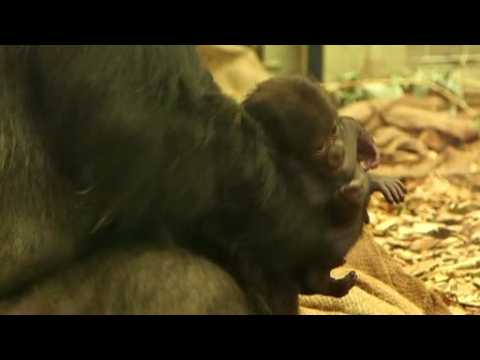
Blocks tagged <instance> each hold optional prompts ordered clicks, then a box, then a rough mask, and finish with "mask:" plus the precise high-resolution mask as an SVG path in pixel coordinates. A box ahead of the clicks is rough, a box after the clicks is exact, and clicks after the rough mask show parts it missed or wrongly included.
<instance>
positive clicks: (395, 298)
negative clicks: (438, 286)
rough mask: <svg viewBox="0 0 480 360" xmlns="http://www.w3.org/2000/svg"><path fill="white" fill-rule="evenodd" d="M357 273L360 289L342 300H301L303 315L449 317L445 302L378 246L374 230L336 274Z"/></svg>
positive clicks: (366, 233)
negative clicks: (407, 272)
mask: <svg viewBox="0 0 480 360" xmlns="http://www.w3.org/2000/svg"><path fill="white" fill-rule="evenodd" d="M351 270H355V271H356V272H357V274H358V276H359V281H358V284H357V286H355V288H353V289H352V290H351V292H350V293H349V294H348V295H347V296H346V297H344V298H343V299H334V298H330V297H325V296H320V295H315V296H302V297H300V306H301V308H300V313H301V314H302V315H334V314H344V315H446V314H450V312H449V310H448V307H447V306H446V305H445V304H444V302H443V301H442V299H441V298H440V297H439V296H438V295H436V294H434V293H432V292H430V291H428V290H427V289H426V287H425V286H424V285H423V283H422V282H421V281H420V280H418V279H416V278H414V277H412V276H410V275H408V274H406V273H405V272H404V271H403V270H402V268H401V266H399V264H398V263H397V262H396V261H395V260H393V259H392V258H391V257H390V256H389V255H388V254H387V253H386V252H385V251H384V250H383V249H382V248H381V247H380V246H379V245H378V244H376V243H375V241H374V239H373V236H372V234H371V230H370V229H369V228H366V230H365V233H364V235H363V236H362V238H361V239H360V240H359V242H358V243H357V245H356V246H355V247H354V248H353V249H352V251H351V252H350V254H349V256H348V257H347V264H346V266H344V267H342V268H340V269H338V270H336V271H334V273H333V275H334V276H342V275H343V274H346V273H348V272H349V271H351Z"/></svg>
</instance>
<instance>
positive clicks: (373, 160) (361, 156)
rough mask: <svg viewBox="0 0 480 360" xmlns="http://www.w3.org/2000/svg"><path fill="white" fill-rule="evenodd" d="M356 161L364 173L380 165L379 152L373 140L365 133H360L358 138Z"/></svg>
mask: <svg viewBox="0 0 480 360" xmlns="http://www.w3.org/2000/svg"><path fill="white" fill-rule="evenodd" d="M357 147H358V160H359V161H360V162H361V164H362V167H363V168H364V170H365V171H368V170H370V169H375V168H376V167H378V165H379V164H380V151H379V150H378V147H377V145H375V142H374V140H373V138H372V137H371V136H370V135H369V134H368V133H367V132H362V133H361V134H359V136H358V140H357Z"/></svg>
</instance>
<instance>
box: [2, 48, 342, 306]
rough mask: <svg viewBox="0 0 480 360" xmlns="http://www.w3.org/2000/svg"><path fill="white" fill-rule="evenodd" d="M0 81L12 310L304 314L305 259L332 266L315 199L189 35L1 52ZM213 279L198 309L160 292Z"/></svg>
mask: <svg viewBox="0 0 480 360" xmlns="http://www.w3.org/2000/svg"><path fill="white" fill-rule="evenodd" d="M0 76H1V77H2V88H1V90H0V91H1V93H0V106H1V108H2V109H3V112H2V115H1V117H0V168H1V174H0V176H1V183H0V217H1V218H2V222H1V225H0V260H1V263H0V296H1V297H2V299H3V300H4V302H3V305H4V306H5V307H8V309H10V310H9V311H12V312H21V311H26V312H36V311H46V312H48V311H52V312H62V311H63V310H62V309H65V308H62V306H61V305H60V304H62V303H64V304H66V303H68V304H70V305H71V306H70V305H69V306H68V307H67V308H68V309H69V310H67V311H68V312H76V311H78V312H83V313H85V312H87V313H88V312H93V313H124V312H125V313H126V312H134V313H142V312H165V313H169V312H178V313H181V312H184V313H212V312H216V311H218V312H222V313H230V312H232V313H244V312H250V313H296V311H297V305H298V304H297V295H298V292H299V290H300V289H299V287H298V283H299V279H300V278H301V277H302V276H303V267H304V264H305V263H307V262H311V260H313V259H315V261H324V262H325V263H328V264H331V266H335V265H336V264H337V260H338V259H337V258H336V257H335V254H336V252H335V251H336V243H335V242H334V241H333V240H332V241H330V240H329V239H326V238H325V236H324V232H323V229H324V225H325V224H324V223H322V221H321V220H322V218H323V216H322V214H323V213H322V207H321V206H318V204H316V205H317V206H316V207H315V206H313V205H312V204H311V202H309V196H308V194H307V193H306V191H305V189H304V187H303V185H302V183H301V182H300V180H297V179H296V177H292V176H291V175H290V176H289V174H287V173H284V172H283V171H282V170H281V166H277V165H278V164H276V163H275V161H274V156H273V155H272V152H271V149H270V148H269V147H268V146H267V145H266V141H265V139H264V136H263V133H262V131H261V130H260V128H259V126H258V125H257V124H256V123H255V121H253V120H252V119H251V118H249V116H248V115H247V114H246V113H245V112H244V111H243V109H242V108H241V106H240V105H238V104H236V103H235V102H234V101H233V100H231V99H229V98H227V97H225V96H224V95H223V94H221V92H220V91H219V89H218V87H217V86H216V85H215V84H214V82H213V80H212V78H211V76H210V74H209V73H208V72H207V71H206V70H205V69H203V68H202V67H201V65H200V62H199V59H198V57H197V54H196V50H195V48H194V47H193V46H183V45H171V46H167V45H163V46H32V47H26V46H9V47H2V48H0ZM178 247H184V248H187V249H188V250H189V252H187V253H185V252H183V251H181V250H178ZM192 252H193V253H196V254H198V256H193V255H192V254H191V253H192ZM332 254H333V255H332ZM200 256H201V257H200ZM204 257H206V258H208V259H210V260H205V259H204ZM145 259H147V260H145ZM155 259H157V260H158V262H156V261H155ZM144 261H145V262H144ZM172 262H173V263H174V265H173V266H171V267H168V264H170V263H172ZM154 264H156V266H154ZM189 264H194V265H192V266H194V267H197V270H196V271H188V269H187V270H185V269H186V267H188V266H189ZM215 264H217V265H218V266H220V267H221V268H222V269H224V270H226V271H227V272H228V273H229V274H231V275H232V276H233V278H235V281H234V280H232V278H231V277H230V276H229V275H228V274H225V273H224V272H223V270H221V269H220V268H218V267H217V265H215ZM180 268H181V269H184V270H181V271H180V270H178V269H180ZM199 268H201V269H204V270H205V271H199V270H198V269H199ZM146 269H147V270H146ZM60 270H62V271H61V272H59V271H60ZM194 274H200V275H199V278H198V279H193V280H192V278H191V276H194ZM212 274H213V275H212ZM126 278H128V279H130V280H131V281H130V282H128V284H124V285H122V284H123V282H124V280H125V279H126ZM208 279H211V283H212V284H214V285H212V286H214V287H215V288H216V289H217V290H218V291H212V292H209V293H210V294H212V295H211V297H210V298H208V300H201V299H198V301H200V302H202V301H203V304H201V306H199V305H198V304H196V303H195V302H196V301H197V300H191V303H185V304H184V307H183V308H182V309H175V310H171V309H170V310H169V309H168V306H157V304H158V302H156V300H152V297H155V296H157V297H159V296H162V295H163V298H162V301H163V303H162V304H166V303H168V302H169V301H176V296H179V295H178V294H184V293H187V291H189V292H190V293H192V294H194V293H196V292H201V288H202V284H208V283H209V280H208ZM107 283H108V284H113V285H111V286H110V287H108V288H104V285H105V284H107ZM156 283H157V286H155V284H156ZM237 283H238V284H239V286H240V287H241V288H242V290H243V292H242V291H237V290H238V288H237ZM132 284H136V285H135V286H136V287H135V286H132ZM145 284H148V286H147V285H145ZM215 284H217V285H215ZM102 287H103V288H102ZM177 287H180V288H181V287H183V290H181V289H180V288H178V289H177V291H173V289H176V288H177ZM94 288H97V289H98V288H102V289H104V291H101V292H97V295H96V296H97V298H96V299H93V298H92V297H89V296H87V295H86V296H85V297H82V296H79V294H81V293H83V292H84V293H86V294H89V289H94ZM132 288H134V290H132ZM147 288H148V289H147ZM82 289H84V291H82ZM225 289H227V290H225ZM205 291H206V292H208V291H209V290H208V289H205ZM155 294H157V295H155ZM169 294H172V295H171V298H168V296H169ZM203 294H205V293H203ZM221 294H223V295H221ZM243 294H246V295H247V300H248V305H244V304H245V302H244V300H243V298H242V296H243ZM72 297H74V298H72ZM194 297H195V296H192V297H191V298H194ZM207 297H208V296H206V295H205V298H207ZM114 298H115V299H118V298H121V299H124V300H123V303H122V305H121V306H120V305H118V304H117V305H118V306H114V305H113V303H112V301H111V299H114ZM200 298H203V297H202V296H200ZM42 299H43V300H42ZM146 299H148V301H147V300H146ZM218 299H220V300H221V301H220V302H223V303H224V304H233V305H232V307H231V308H230V309H228V308H226V307H228V306H224V305H221V306H217V307H216V306H214V305H212V304H215V301H216V300H218ZM82 300H83V302H84V304H88V305H85V306H84V305H79V303H81V302H82ZM42 301H43V302H44V303H45V302H49V305H48V306H47V308H48V309H51V310H40V308H42V309H45V306H44V305H45V304H43V305H42V306H40V305H39V303H41V302H42ZM52 302H54V304H53V305H52ZM147 302H148V303H149V304H148V306H147V305H145V307H144V308H143V309H142V304H145V303H147ZM95 303H96V304H98V306H97V307H96V308H95ZM206 303H208V305H206ZM18 304H21V306H20V305H19V306H20V307H18V308H16V306H17V305H18ZM55 304H56V305H58V306H57V307H55V306H54V305H55ZM100 304H102V305H100ZM12 309H13V310H12ZM18 309H23V310H18ZM212 309H213V310H212Z"/></svg>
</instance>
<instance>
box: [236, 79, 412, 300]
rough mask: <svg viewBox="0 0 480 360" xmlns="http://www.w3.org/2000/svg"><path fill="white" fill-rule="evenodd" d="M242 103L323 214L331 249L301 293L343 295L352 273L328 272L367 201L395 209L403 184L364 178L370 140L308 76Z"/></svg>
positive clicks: (354, 234)
mask: <svg viewBox="0 0 480 360" xmlns="http://www.w3.org/2000/svg"><path fill="white" fill-rule="evenodd" d="M243 105H244V107H245V110H246V111H247V112H248V113H249V114H250V115H251V116H252V117H253V118H255V120H256V121H258V122H259V123H260V124H261V125H262V127H263V129H264V131H265V133H266V134H267V136H269V138H270V141H271V142H272V146H273V148H274V150H275V151H276V153H277V156H278V157H279V158H280V163H281V164H284V166H285V168H286V169H287V171H288V172H289V173H290V175H291V176H293V177H298V178H300V179H301V181H302V183H303V186H304V189H305V191H306V192H307V194H308V195H309V199H310V202H311V204H312V206H315V207H319V208H322V207H324V208H325V209H326V210H327V211H326V216H327V217H328V219H327V220H328V224H329V228H328V229H326V235H327V238H329V240H330V241H331V243H330V249H326V250H325V252H326V255H325V257H324V258H323V259H312V261H310V262H309V263H308V264H306V266H305V268H304V269H302V271H301V272H300V274H299V281H300V283H301V284H302V293H303V294H305V295H309V294H315V293H316V294H323V295H327V296H334V297H342V296H345V295H346V294H347V293H348V292H349V290H350V289H351V288H352V287H353V286H354V285H355V283H356V279H357V275H356V274H355V273H354V272H352V273H350V274H348V275H347V276H345V277H344V278H342V279H338V280H336V279H332V278H331V277H330V270H331V269H332V268H335V267H338V266H340V265H342V264H343V263H344V259H345V256H346V254H347V252H348V251H349V250H350V248H351V247H352V246H353V245H354V244H355V242H356V241H357V240H358V238H359V237H360V235H361V230H362V226H363V223H364V222H366V223H368V221H369V220H368V214H367V206H368V202H369V199H370V195H371V194H372V193H373V192H376V191H379V192H381V193H382V194H383V196H384V197H385V199H386V200H387V201H388V202H390V203H392V204H394V203H400V202H402V201H403V199H404V196H405V193H406V189H405V187H404V185H403V184H402V182H401V181H400V180H398V179H394V178H388V177H381V176H377V175H374V174H369V173H367V171H368V170H370V169H372V168H375V167H376V166H378V164H379V161H380V153H379V151H378V148H377V147H376V146H375V143H374V141H373V138H372V137H371V136H370V135H369V134H368V133H367V132H366V131H365V130H364V129H363V128H362V127H361V126H360V124H358V123H357V122H356V121H355V120H353V119H351V118H346V117H339V116H338V114H337V111H336V109H335V107H334V106H333V103H332V101H331V100H330V98H329V96H328V94H327V93H326V92H325V91H324V90H323V89H322V88H321V87H320V86H318V85H316V84H314V83H313V82H310V81H308V80H307V79H305V78H301V77H278V78H274V79H271V80H268V81H266V82H264V83H262V84H260V85H259V86H258V88H257V89H256V90H255V91H254V92H253V93H252V94H251V95H250V96H249V97H248V98H247V99H246V100H245V101H244V103H243ZM319 266H320V267H321V268H320V269H319Z"/></svg>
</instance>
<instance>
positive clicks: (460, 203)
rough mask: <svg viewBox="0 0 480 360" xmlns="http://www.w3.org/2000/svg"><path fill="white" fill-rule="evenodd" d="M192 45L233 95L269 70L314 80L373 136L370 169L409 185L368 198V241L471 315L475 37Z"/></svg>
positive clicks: (478, 94)
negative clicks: (467, 41)
mask: <svg viewBox="0 0 480 360" xmlns="http://www.w3.org/2000/svg"><path fill="white" fill-rule="evenodd" d="M198 48H199V52H200V55H201V57H202V59H203V61H204V62H205V64H206V66H207V67H209V69H210V70H211V71H212V73H213V75H214V78H215V79H216V81H217V82H218V83H219V85H220V86H221V87H222V89H223V91H224V92H225V93H227V94H228V95H230V96H232V97H234V98H235V99H237V100H238V101H241V100H242V99H243V98H244V97H245V96H246V95H247V94H248V93H249V92H250V91H252V90H253V89H254V88H255V87H256V85H257V84H258V83H259V82H261V81H264V80H266V79H268V78H270V77H272V76H275V75H285V74H300V75H305V76H308V77H310V78H311V79H313V80H316V81H318V82H319V83H322V84H323V86H324V87H325V88H326V89H327V90H328V91H329V92H331V93H332V95H334V98H335V99H336V100H337V105H338V107H339V112H340V113H342V114H345V115H349V116H352V117H353V118H355V119H356V120H357V121H359V122H360V123H361V124H362V125H363V126H364V127H365V128H366V129H367V130H368V131H369V132H370V133H371V134H372V135H373V136H374V138H375V141H376V143H377V145H378V146H379V148H380V150H381V152H382V165H381V166H380V168H379V169H378V170H376V172H378V173H381V174H383V175H390V176H398V177H401V178H402V179H404V181H405V182H406V184H407V187H408V189H409V193H408V195H407V198H406V201H405V203H404V204H402V205H401V206H398V207H394V206H391V205H389V204H387V203H386V202H385V201H384V200H383V199H382V198H381V197H380V196H377V195H375V196H374V197H373V198H372V201H371V204H370V207H369V213H370V218H371V224H370V225H369V229H370V230H371V234H372V237H373V240H374V242H375V243H376V244H378V245H379V246H381V247H382V248H383V249H384V250H385V251H386V252H387V253H388V254H389V256H391V257H392V258H393V259H395V261H396V262H397V263H398V264H400V266H401V267H402V269H403V271H405V272H406V273H407V274H409V275H411V276H413V277H415V278H417V279H419V280H421V281H422V283H423V284H425V285H426V286H427V287H428V289H430V290H432V291H434V292H436V293H438V294H439V295H440V296H442V298H443V299H444V300H445V302H447V303H448V304H449V306H450V310H451V311H453V312H454V313H456V314H465V313H466V314H480V141H479V134H480V116H479V114H480V67H479V64H480V63H479V60H480V46H479V45H205V46H203V45H202V46H199V47H198ZM375 258H376V256H373V257H370V260H369V261H370V262H375V261H376V260H375ZM382 266H383V265H382V264H380V265H379V266H378V267H377V268H382ZM392 286H393V287H395V285H392Z"/></svg>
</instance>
